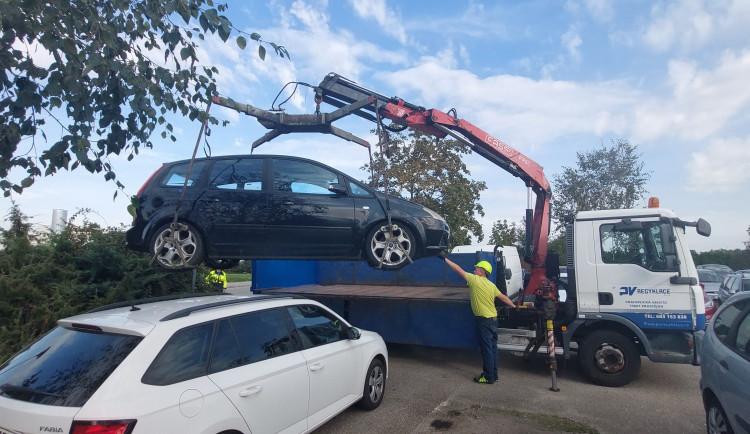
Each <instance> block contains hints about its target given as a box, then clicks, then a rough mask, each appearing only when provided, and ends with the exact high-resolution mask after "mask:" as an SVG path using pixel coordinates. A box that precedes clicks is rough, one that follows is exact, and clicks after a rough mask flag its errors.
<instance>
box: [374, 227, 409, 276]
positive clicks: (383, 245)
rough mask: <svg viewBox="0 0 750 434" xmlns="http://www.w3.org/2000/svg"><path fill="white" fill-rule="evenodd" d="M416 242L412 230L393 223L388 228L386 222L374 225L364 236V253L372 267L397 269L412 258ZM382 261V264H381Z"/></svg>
mask: <svg viewBox="0 0 750 434" xmlns="http://www.w3.org/2000/svg"><path fill="white" fill-rule="evenodd" d="M416 242H417V240H416V239H415V238H414V235H413V234H412V232H411V231H410V230H409V228H407V227H406V226H405V225H403V224H397V223H394V224H393V228H392V230H390V231H389V230H388V228H387V225H386V224H382V225H376V226H375V227H373V228H372V229H370V231H369V232H368V233H367V237H366V238H365V255H366V256H367V262H369V263H370V265H371V266H372V267H375V268H378V267H382V269H383V270H398V269H400V268H401V267H403V266H404V265H407V264H408V263H409V259H408V258H411V259H414V253H415V252H416V250H417V249H416ZM381 261H382V264H381Z"/></svg>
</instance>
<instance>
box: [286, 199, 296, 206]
mask: <svg viewBox="0 0 750 434" xmlns="http://www.w3.org/2000/svg"><path fill="white" fill-rule="evenodd" d="M284 205H286V206H292V205H294V202H292V201H291V200H288V201H286V202H284Z"/></svg>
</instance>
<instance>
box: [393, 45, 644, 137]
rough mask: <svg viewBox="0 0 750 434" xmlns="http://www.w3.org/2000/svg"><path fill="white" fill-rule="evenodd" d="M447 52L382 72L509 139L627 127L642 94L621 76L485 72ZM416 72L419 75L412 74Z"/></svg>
mask: <svg viewBox="0 0 750 434" xmlns="http://www.w3.org/2000/svg"><path fill="white" fill-rule="evenodd" d="M447 63H448V62H446V61H445V56H444V55H443V56H440V57H425V58H423V59H422V60H421V62H420V63H419V65H417V66H415V67H413V68H409V69H406V70H400V71H393V72H391V73H382V74H379V75H378V77H381V78H382V79H383V80H384V81H386V82H387V83H388V85H389V86H390V88H392V89H394V90H395V93H396V94H398V95H400V96H404V97H407V96H408V97H411V98H413V99H414V100H413V101H409V102H412V103H414V104H419V105H423V106H425V107H436V108H438V109H441V110H447V109H449V108H452V107H455V108H456V109H457V110H458V114H459V117H464V118H467V120H469V121H470V122H472V123H473V124H475V125H480V126H482V128H484V129H486V130H487V131H488V132H490V133H492V134H496V135H497V137H499V138H505V139H504V140H509V143H524V144H525V145H524V146H528V144H538V143H540V142H542V143H544V142H547V141H549V140H552V139H554V138H557V137H560V136H566V135H571V134H577V133H591V134H597V135H600V134H603V133H607V132H618V133H619V132H624V131H625V130H626V129H627V127H628V122H629V119H628V116H627V114H628V113H629V112H630V111H632V107H633V106H634V105H635V104H637V102H638V101H639V100H640V99H641V98H643V95H641V94H640V92H639V91H637V90H633V89H632V88H629V87H627V86H626V85H625V84H624V83H621V82H617V81H609V82H600V83H574V82H568V81H554V80H534V79H531V78H527V77H520V76H512V75H496V76H490V77H486V78H480V77H478V76H476V75H475V74H473V73H471V72H468V71H465V70H458V69H451V68H450V67H448V66H446V64H447ZM411 77H420V78H421V79H420V80H412V79H411Z"/></svg>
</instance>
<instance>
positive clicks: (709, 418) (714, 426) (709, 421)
mask: <svg viewBox="0 0 750 434" xmlns="http://www.w3.org/2000/svg"><path fill="white" fill-rule="evenodd" d="M706 431H707V432H708V434H723V433H726V434H732V433H733V432H734V431H733V430H732V427H731V426H729V423H728V422H727V415H726V414H725V413H724V409H723V408H721V404H719V401H717V400H716V399H715V398H714V399H712V400H711V402H710V403H709V405H708V408H707V409H706Z"/></svg>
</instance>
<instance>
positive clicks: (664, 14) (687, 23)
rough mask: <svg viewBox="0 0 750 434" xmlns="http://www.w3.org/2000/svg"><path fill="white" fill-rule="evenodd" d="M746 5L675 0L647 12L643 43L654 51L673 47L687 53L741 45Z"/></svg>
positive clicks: (748, 16) (729, 0)
mask: <svg viewBox="0 0 750 434" xmlns="http://www.w3.org/2000/svg"><path fill="white" fill-rule="evenodd" d="M749 21H750V2H747V1H746V0H716V1H714V0H679V1H675V2H670V3H663V2H659V3H656V4H655V5H654V6H653V7H652V8H651V22H650V23H649V24H648V26H647V28H646V29H645V32H644V34H643V40H644V42H645V43H646V44H647V45H649V46H650V47H652V48H653V49H655V50H657V51H667V50H669V49H671V48H673V47H677V48H679V49H680V50H682V51H683V52H691V51H695V50H697V49H700V48H703V47H705V46H708V45H710V44H717V43H718V44H729V45H730V46H731V45H735V44H736V41H743V42H740V43H741V44H743V45H744V41H745V40H747V36H746V35H747V23H748V22H749Z"/></svg>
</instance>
